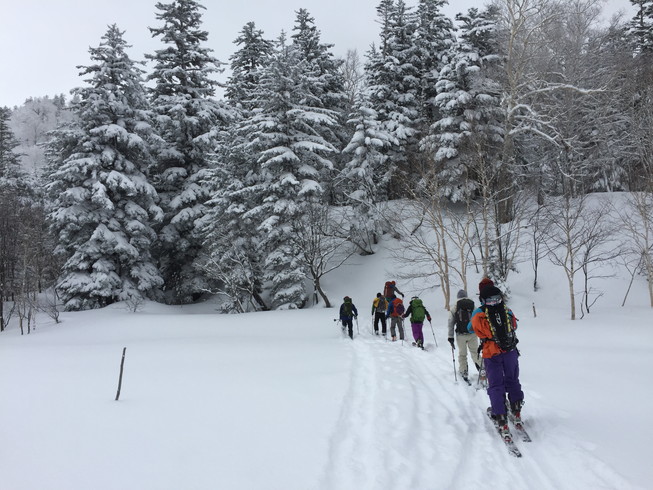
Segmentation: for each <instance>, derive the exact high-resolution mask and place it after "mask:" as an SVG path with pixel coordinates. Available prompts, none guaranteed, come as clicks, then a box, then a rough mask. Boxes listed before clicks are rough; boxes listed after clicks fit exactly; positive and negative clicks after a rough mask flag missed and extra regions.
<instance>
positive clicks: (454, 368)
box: [451, 345, 458, 383]
mask: <svg viewBox="0 0 653 490" xmlns="http://www.w3.org/2000/svg"><path fill="white" fill-rule="evenodd" d="M451 360H452V361H453V379H454V381H455V382H456V383H457V382H458V375H457V374H456V356H455V355H454V351H453V345H452V346H451Z"/></svg>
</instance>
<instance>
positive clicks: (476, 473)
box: [318, 330, 636, 490]
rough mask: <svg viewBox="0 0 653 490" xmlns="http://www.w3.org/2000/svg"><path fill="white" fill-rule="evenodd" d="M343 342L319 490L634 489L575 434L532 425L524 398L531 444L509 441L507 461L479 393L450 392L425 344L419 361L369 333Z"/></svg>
mask: <svg viewBox="0 0 653 490" xmlns="http://www.w3.org/2000/svg"><path fill="white" fill-rule="evenodd" d="M407 333H408V332H407ZM425 334H427V331H426V330H425ZM343 343H345V344H346V345H347V348H349V349H350V356H351V366H350V375H349V376H350V379H349V387H348V389H347V391H346V394H345V396H344V398H343V400H342V405H341V410H340V414H339V417H338V421H337V423H336V426H335V427H334V428H333V433H332V436H331V440H330V443H329V454H328V461H327V462H326V467H325V469H324V474H323V477H322V479H321V481H320V484H319V486H318V488H319V489H320V490H343V489H361V490H363V489H368V490H402V489H405V490H420V489H429V490H433V489H467V488H481V487H484V486H487V484H488V482H491V484H492V486H493V487H494V488H502V489H520V490H523V489H536V490H541V489H552V490H553V489H555V490H561V489H570V490H571V489H574V490H576V489H593V490H595V489H606V490H607V489H615V490H616V489H619V490H627V489H634V488H636V487H633V486H632V485H630V484H629V483H628V482H627V481H625V480H624V479H623V478H622V477H621V476H620V475H619V474H618V473H616V472H615V471H614V470H612V469H611V468H609V467H607V466H606V465H605V464H604V463H603V462H601V461H600V460H598V459H597V458H596V457H594V456H593V454H592V453H591V451H590V450H588V449H586V447H587V444H584V443H583V442H582V441H576V440H575V437H574V434H572V433H568V432H565V430H563V429H560V428H558V427H556V426H555V423H554V422H550V421H549V420H548V419H547V420H543V421H541V422H537V419H534V421H533V422H531V420H530V417H531V414H529V412H528V408H529V404H528V396H529V394H528V392H526V399H527V405H526V407H525V411H524V420H525V423H526V428H527V430H528V431H529V433H530V434H531V436H532V437H533V439H534V440H533V442H531V443H524V442H522V441H521V440H519V439H518V438H516V441H517V445H518V447H519V449H520V450H521V452H522V454H523V457H522V458H515V457H514V456H511V455H510V454H508V451H507V450H506V448H505V446H504V444H503V442H502V441H501V440H500V439H499V437H498V435H497V434H496V433H495V432H494V430H495V429H494V427H493V425H492V423H491V422H490V421H489V419H488V418H487V416H486V415H485V409H486V408H487V406H488V405H489V401H488V397H487V394H486V393H485V390H483V389H480V390H476V381H475V378H476V376H475V375H473V376H472V379H473V387H469V386H467V385H466V384H464V382H462V380H459V382H458V384H456V383H454V379H453V363H452V360H451V354H450V352H449V351H448V349H447V348H445V347H444V346H440V347H439V348H436V347H435V345H434V344H432V343H429V342H428V336H427V344H428V347H429V350H428V351H425V352H424V351H420V350H419V349H417V348H415V347H412V346H411V345H410V341H409V340H408V339H407V340H406V341H405V342H404V345H403V346H402V345H401V342H400V341H397V342H390V341H389V340H384V339H383V337H381V336H379V337H377V336H373V335H371V334H370V333H369V332H363V333H362V334H361V335H359V336H357V337H355V340H354V341H353V342H352V341H350V340H349V339H348V338H347V339H346V340H343ZM447 347H448V345H447ZM447 353H448V359H447ZM456 356H457V353H456ZM456 361H457V357H456ZM470 367H473V366H472V364H471V360H470ZM470 372H471V371H470ZM537 403H539V402H537ZM531 404H532V405H535V402H533V403H531ZM538 413H542V410H541V409H540V410H538ZM551 418H552V419H553V417H551Z"/></svg>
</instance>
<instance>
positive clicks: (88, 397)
mask: <svg viewBox="0 0 653 490" xmlns="http://www.w3.org/2000/svg"><path fill="white" fill-rule="evenodd" d="M397 245H400V243H399V242H394V241H391V240H385V241H383V242H382V243H381V245H380V247H379V249H378V253H377V254H375V255H373V256H368V257H360V256H356V257H354V258H352V259H351V260H350V262H348V263H347V265H346V266H345V267H343V268H341V269H338V270H336V271H334V272H333V273H332V274H329V275H328V276H326V278H325V281H324V287H325V289H326V291H327V294H328V295H329V297H330V299H331V300H332V301H333V302H334V303H336V305H337V306H339V304H340V301H341V298H342V297H343V296H345V295H349V296H352V298H353V299H354V303H355V304H356V306H357V307H358V309H359V312H360V318H359V320H358V325H357V326H356V325H355V326H354V332H355V340H354V341H350V340H349V339H348V338H345V337H344V336H343V335H342V333H341V331H340V329H339V327H338V326H337V324H336V323H335V322H334V318H335V317H336V316H337V308H332V309H324V308H322V307H320V306H317V307H314V308H309V309H304V310H293V311H275V312H261V313H250V314H242V315H221V314H218V313H217V311H216V308H217V306H216V304H215V303H213V302H206V303H203V304H198V305H193V306H184V307H179V306H164V305H159V304H155V303H146V304H145V305H144V308H143V309H142V310H141V311H139V312H136V313H132V312H129V311H128V310H127V307H126V306H125V304H124V303H120V304H116V305H112V306H110V307H107V308H104V309H102V310H94V311H86V312H75V313H62V314H61V319H62V323H60V324H58V325H57V324H54V322H52V321H51V320H50V319H49V318H47V317H40V318H39V324H38V325H37V329H36V331H35V332H33V333H32V334H30V335H25V336H20V333H19V330H18V328H17V326H16V325H15V324H12V325H10V328H9V329H8V330H7V331H5V332H3V333H2V334H0V392H1V393H2V403H0V421H2V422H0V439H1V440H2V441H3V444H2V449H0V451H1V453H2V454H1V457H0V474H2V480H1V481H2V483H1V484H0V486H1V487H2V488H3V489H7V490H40V489H45V488H47V489H49V490H60V489H61V490H64V489H65V490H87V489H89V488H92V489H94V490H109V489H111V490H115V489H117V488H125V489H157V490H164V489H170V490H173V489H174V490H178V489H216V488H223V489H230V490H241V489H242V490H252V489H265V490H270V489H283V490H294V489H297V490H306V489H320V490H336V489H337V490H349V489H374V490H384V489H387V490H398V489H406V490H409V489H410V490H417V489H429V490H432V489H468V488H481V487H486V486H488V485H490V486H491V488H501V489H537V490H539V489H556V490H558V489H570V490H572V489H574V490H577V489H592V490H594V489H619V490H627V489H644V488H650V481H651V478H653V468H652V467H651V465H650V464H649V462H648V448H649V440H650V437H651V435H652V434H653V421H652V419H651V417H650V413H649V412H650V407H651V406H652V401H653V393H652V391H651V383H650V373H651V372H653V356H651V355H650V352H649V350H650V345H651V340H653V331H652V330H651V328H650V325H651V322H650V319H649V317H650V314H651V308H650V307H649V306H648V303H647V294H646V284H645V282H644V280H643V279H642V278H637V279H636V283H635V285H634V286H633V289H632V290H631V292H630V295H629V297H628V302H627V307H626V308H621V307H620V305H621V302H622V300H623V296H624V293H625V291H626V288H627V286H628V284H627V283H628V279H629V278H627V277H626V276H625V275H623V276H622V275H619V276H616V277H612V278H609V279H608V278H606V279H602V280H600V281H597V283H596V284H595V286H596V287H597V288H599V289H601V290H602V291H603V292H604V293H605V294H604V296H603V297H601V298H600V300H599V301H598V302H597V304H596V305H595V306H594V308H593V309H592V313H591V314H589V315H587V316H586V317H585V318H584V319H583V320H577V321H574V322H572V321H570V320H568V317H569V306H568V302H567V298H566V291H565V288H564V287H561V285H562V284H564V278H563V276H562V273H561V272H560V271H558V270H557V269H555V268H554V267H553V266H552V265H550V264H545V265H543V267H544V268H545V270H542V271H540V277H541V278H544V279H542V283H541V289H540V291H538V292H537V293H533V292H532V286H531V282H532V273H530V269H529V265H528V263H525V264H521V265H520V270H521V273H520V274H513V275H511V277H510V278H509V285H510V288H511V290H512V291H513V295H514V296H513V297H512V298H511V301H510V305H511V307H512V309H513V310H514V311H515V313H516V314H517V316H518V317H519V318H520V326H519V331H518V334H519V338H520V344H519V347H520V350H521V353H522V356H521V358H520V363H521V381H522V385H523V388H524V392H525V396H526V405H525V406H524V409H523V416H524V419H525V421H526V424H527V427H528V429H529V432H530V433H531V436H532V437H533V439H534V440H533V442H531V443H523V442H518V443H517V444H518V446H519V447H520V449H521V451H522V453H523V457H522V458H521V459H517V458H514V457H512V456H510V455H509V454H508V452H507V451H506V449H505V447H504V446H503V444H502V442H501V441H500V440H499V438H498V436H496V435H495V434H494V433H493V432H492V430H491V427H490V425H489V423H488V421H487V420H486V417H485V415H484V410H485V408H486V407H487V406H488V399H487V395H486V394H485V393H484V392H483V390H479V391H477V390H476V389H475V387H468V386H466V385H465V384H464V383H458V384H456V383H455V382H454V376H453V361H452V352H451V350H450V348H449V345H448V344H447V341H446V332H447V328H446V321H447V312H446V310H445V309H443V308H442V296H441V293H440V292H439V290H438V289H435V288H433V287H430V288H429V287H428V284H424V283H420V284H416V283H415V284H414V283H410V282H405V281H404V282H402V281H401V280H400V279H398V286H399V287H400V289H401V290H402V291H403V292H404V293H405V294H406V297H407V298H409V297H410V296H411V295H413V294H416V293H417V292H418V291H421V290H423V288H425V287H427V290H426V293H423V294H421V297H422V298H423V299H424V301H425V305H426V307H427V308H428V309H429V311H430V312H431V314H432V315H433V327H434V329H433V331H434V332H435V336H436V338H437V342H438V346H437V347H436V346H435V345H434V343H433V334H432V331H431V328H430V326H429V325H428V324H426V325H425V330H424V332H425V337H426V340H427V346H428V347H429V349H428V350H427V351H426V352H423V351H420V350H417V349H415V348H413V347H411V346H410V345H409V342H406V343H404V344H403V345H402V344H401V343H400V342H394V343H393V342H390V341H386V340H384V339H383V338H382V337H376V336H373V335H372V334H371V332H370V330H371V318H370V317H369V312H370V308H371V303H372V300H373V298H374V297H375V295H376V293H377V292H378V291H380V288H382V286H383V283H384V282H385V280H388V279H397V278H396V277H393V272H392V271H396V270H397V269H398V265H396V264H393V263H392V259H391V258H390V257H391V251H390V249H391V248H392V247H395V246H397ZM405 267H406V266H405V265H404V266H403V267H402V268H405ZM478 279H479V277H470V284H469V285H468V289H469V291H470V295H472V293H475V292H476V284H477V283H478ZM472 296H473V295H472ZM533 303H534V305H535V308H536V312H537V317H534V316H533ZM408 330H410V329H408ZM358 332H360V333H358ZM407 335H408V336H409V337H408V338H409V339H410V333H409V332H407ZM123 347H127V352H126V361H125V372H124V380H123V385H122V392H121V397H120V401H114V398H115V395H116V389H117V381H118V379H117V378H118V372H119V365H120V357H121V354H122V348H123ZM456 363H457V353H456ZM474 381H475V380H474Z"/></svg>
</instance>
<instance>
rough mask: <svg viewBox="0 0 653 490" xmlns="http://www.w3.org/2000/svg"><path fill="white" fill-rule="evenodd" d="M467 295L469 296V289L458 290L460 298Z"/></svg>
mask: <svg viewBox="0 0 653 490" xmlns="http://www.w3.org/2000/svg"><path fill="white" fill-rule="evenodd" d="M466 297H467V291H465V290H464V289H461V290H460V291H458V295H457V298H458V299H462V298H466Z"/></svg>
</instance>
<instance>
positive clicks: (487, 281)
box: [478, 276, 494, 293]
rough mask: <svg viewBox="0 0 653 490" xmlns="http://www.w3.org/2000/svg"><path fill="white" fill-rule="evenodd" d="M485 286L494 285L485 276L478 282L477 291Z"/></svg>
mask: <svg viewBox="0 0 653 490" xmlns="http://www.w3.org/2000/svg"><path fill="white" fill-rule="evenodd" d="M485 286H494V281H493V280H492V279H490V278H489V277H487V276H486V277H484V278H483V279H481V282H479V283H478V292H479V293H480V292H481V290H482V289H483V288H484V287H485Z"/></svg>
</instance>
